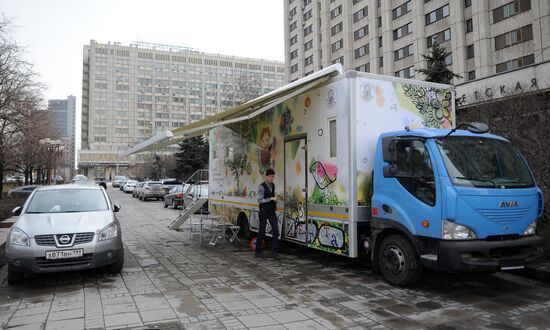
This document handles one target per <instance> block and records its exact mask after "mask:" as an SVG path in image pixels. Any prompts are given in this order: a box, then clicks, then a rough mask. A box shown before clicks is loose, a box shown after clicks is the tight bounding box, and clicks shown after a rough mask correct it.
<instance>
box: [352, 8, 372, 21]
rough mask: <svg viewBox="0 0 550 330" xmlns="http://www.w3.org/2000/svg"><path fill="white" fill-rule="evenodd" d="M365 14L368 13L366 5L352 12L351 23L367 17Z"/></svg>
mask: <svg viewBox="0 0 550 330" xmlns="http://www.w3.org/2000/svg"><path fill="white" fill-rule="evenodd" d="M367 15H368V10H367V7H364V8H363V9H360V10H359V11H356V12H355V13H353V23H355V22H357V21H359V20H360V19H362V18H363V17H367Z"/></svg>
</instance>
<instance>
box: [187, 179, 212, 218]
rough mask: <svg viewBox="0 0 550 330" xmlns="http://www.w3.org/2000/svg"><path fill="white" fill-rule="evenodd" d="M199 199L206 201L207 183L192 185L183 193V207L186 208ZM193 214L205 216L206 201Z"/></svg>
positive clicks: (206, 211)
mask: <svg viewBox="0 0 550 330" xmlns="http://www.w3.org/2000/svg"><path fill="white" fill-rule="evenodd" d="M199 198H207V199H208V183H200V184H194V185H191V186H190V187H189V189H188V190H187V192H186V191H184V194H183V205H185V207H188V206H189V205H191V204H192V203H193V202H194V201H196V200H198V199H199ZM195 213H202V214H207V213H208V201H207V202H206V203H204V205H203V206H202V208H200V209H199V210H198V211H197V212H195Z"/></svg>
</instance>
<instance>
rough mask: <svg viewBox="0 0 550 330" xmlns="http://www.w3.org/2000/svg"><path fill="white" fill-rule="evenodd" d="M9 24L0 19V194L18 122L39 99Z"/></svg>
mask: <svg viewBox="0 0 550 330" xmlns="http://www.w3.org/2000/svg"><path fill="white" fill-rule="evenodd" d="M10 25H11V22H10V21H9V20H8V19H6V18H5V17H4V16H2V17H0V191H2V189H3V184H4V182H3V177H4V171H5V170H7V169H11V166H13V163H14V161H15V151H14V150H15V149H16V147H17V145H18V141H19V140H20V138H21V134H22V123H23V122H24V121H25V118H28V117H30V115H31V114H32V112H33V111H34V110H36V109H38V108H39V106H40V102H41V100H42V98H41V94H40V89H41V88H42V85H41V84H39V83H38V82H37V81H36V73H35V72H34V71H33V67H32V64H30V63H29V62H27V61H25V60H24V59H23V49H22V48H21V47H20V46H19V45H18V44H17V43H16V42H15V41H14V40H12V39H11V37H10V33H11V29H10ZM0 198H2V195H1V194H0Z"/></svg>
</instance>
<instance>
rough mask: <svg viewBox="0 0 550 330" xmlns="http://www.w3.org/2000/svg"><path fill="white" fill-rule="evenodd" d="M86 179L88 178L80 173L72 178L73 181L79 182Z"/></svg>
mask: <svg viewBox="0 0 550 330" xmlns="http://www.w3.org/2000/svg"><path fill="white" fill-rule="evenodd" d="M86 181H88V178H87V177H86V176H85V175H82V174H77V175H75V176H74V177H73V180H72V182H73V183H80V182H86Z"/></svg>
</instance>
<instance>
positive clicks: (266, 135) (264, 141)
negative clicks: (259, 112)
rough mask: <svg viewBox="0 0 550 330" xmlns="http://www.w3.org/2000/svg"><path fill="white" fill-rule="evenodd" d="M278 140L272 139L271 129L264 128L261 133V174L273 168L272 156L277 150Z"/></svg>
mask: <svg viewBox="0 0 550 330" xmlns="http://www.w3.org/2000/svg"><path fill="white" fill-rule="evenodd" d="M275 143H276V139H275V138H273V139H272V138H271V130H270V129H269V127H264V128H263V129H262V132H261V133H260V147H261V150H260V174H264V172H265V171H266V170H267V169H268V168H270V167H271V166H272V164H271V156H272V151H273V149H274V148H275Z"/></svg>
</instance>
